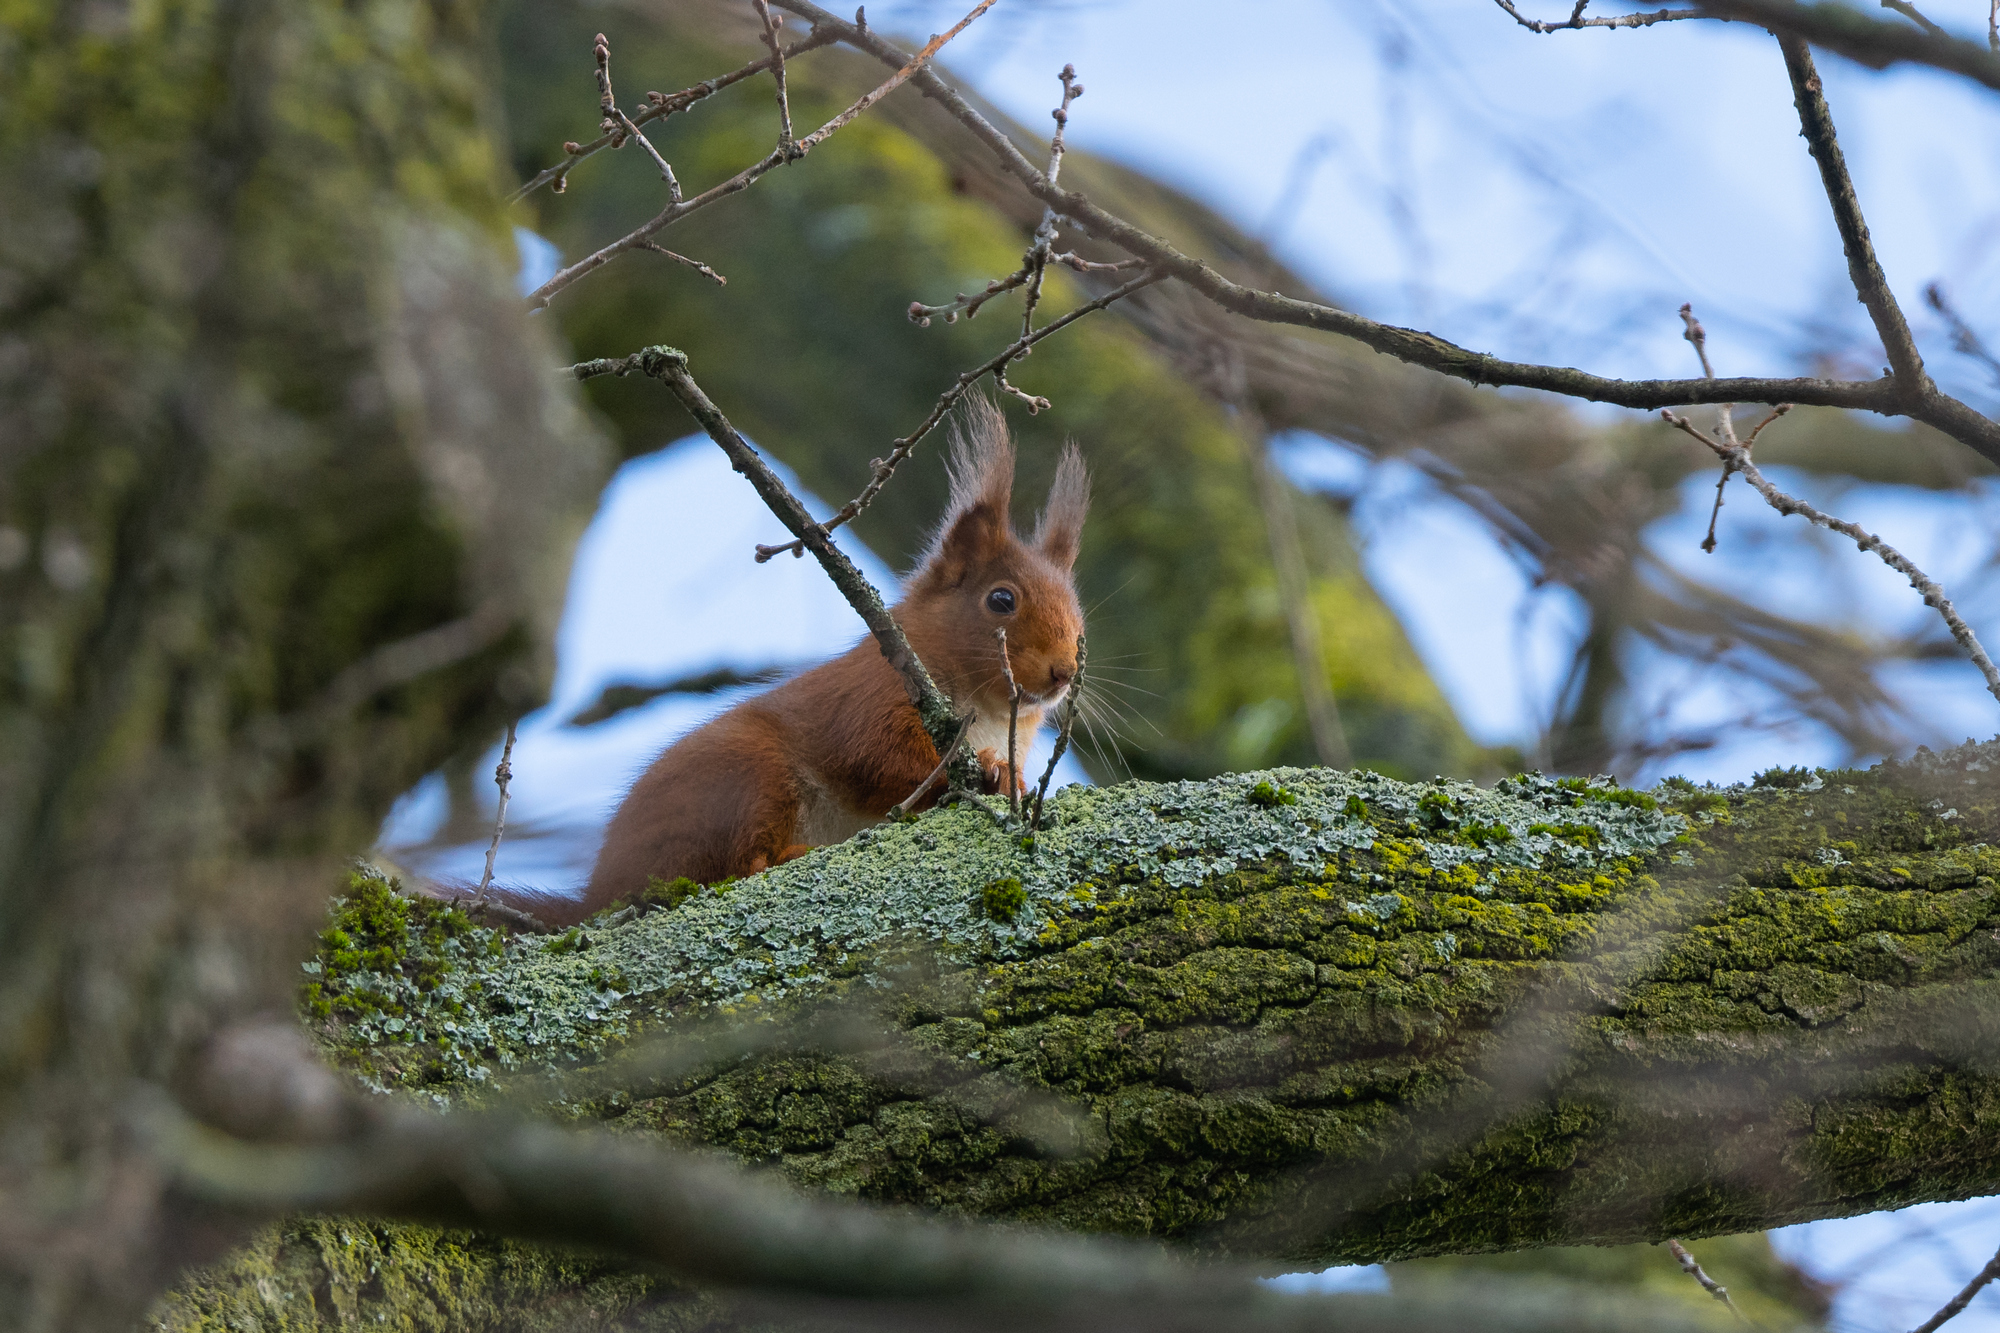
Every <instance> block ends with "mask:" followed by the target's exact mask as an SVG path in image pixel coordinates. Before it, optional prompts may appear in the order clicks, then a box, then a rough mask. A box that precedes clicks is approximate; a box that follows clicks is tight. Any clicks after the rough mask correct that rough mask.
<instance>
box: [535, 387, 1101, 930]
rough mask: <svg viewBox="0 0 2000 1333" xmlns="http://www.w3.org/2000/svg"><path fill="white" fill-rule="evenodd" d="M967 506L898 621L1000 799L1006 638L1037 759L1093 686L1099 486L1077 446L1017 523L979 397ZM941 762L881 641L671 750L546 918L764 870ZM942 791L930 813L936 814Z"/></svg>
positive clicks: (942, 536) (955, 475) (1006, 471)
mask: <svg viewBox="0 0 2000 1333" xmlns="http://www.w3.org/2000/svg"><path fill="white" fill-rule="evenodd" d="M950 473H951V502H950V505H949V507H948V508H947V509H946V510H945V515H944V518H943V520H942V521H941V522H940V523H939V524H938V527H937V530H936V533H935V534H934V535H933V536H932V538H931V541H930V545H929V547H928V549H927V550H926V551H925V553H924V556H923V559H922V561H921V562H920V563H919V564H918V566H917V568H916V570H915V572H913V573H912V574H911V575H910V578H909V580H908V584H907V587H906V590H905V592H904V594H903V599H902V601H900V602H898V603H897V604H896V606H895V608H894V610H895V616H896V620H897V623H899V624H900V625H901V626H902V627H903V633H904V634H906V635H908V636H909V640H910V645H911V646H912V647H913V648H915V649H916V651H917V656H918V657H919V658H921V659H922V661H923V664H924V666H925V667H926V668H927V669H928V670H929V671H930V674H931V678H932V679H933V680H935V681H936V682H937V685H938V688H939V689H941V690H943V691H944V692H945V693H946V694H947V695H949V696H950V698H951V701H952V704H953V706H954V707H955V708H956V709H957V710H958V711H959V713H960V714H961V715H963V714H964V713H965V712H967V711H968V710H969V711H970V712H971V713H972V714H973V718H972V721H971V724H970V726H969V728H968V730H967V732H966V738H965V744H966V745H967V746H968V747H970V748H971V749H972V750H973V751H974V752H975V753H976V754H977V755H978V756H979V764H980V768H981V769H982V770H983V772H984V773H985V775H986V783H987V791H988V792H999V791H1006V790H1007V789H1008V784H1009V783H1013V784H1015V785H1016V786H1017V787H1018V786H1019V785H1020V784H1021V778H1020V775H1018V774H1016V773H1014V772H1012V771H1010V769H1009V767H1008V763H1007V723H1008V712H1009V707H1008V690H1007V683H1006V679H1005V675H1004V673H1003V671H1002V669H1001V657H1000V651H1001V650H1000V645H999V642H998V640H997V639H996V636H995V634H994V631H995V630H999V629H1005V630H1006V631H1007V646H1006V651H1007V658H1008V664H1009V665H1010V666H1011V667H1012V669H1013V673H1014V679H1015V680H1016V682H1018V683H1019V685H1020V687H1021V689H1022V691H1023V696H1022V700H1021V711H1020V722H1019V735H1020V737H1021V742H1020V744H1021V755H1022V757H1025V754H1026V747H1027V740H1028V738H1029V737H1032V736H1033V735H1034V734H1035V728H1036V727H1037V726H1038V725H1039V724H1040V722H1041V720H1042V717H1043V715H1044V714H1045V713H1046V712H1047V711H1048V710H1049V709H1051V708H1053V707H1054V706H1055V705H1056V704H1057V703H1058V702H1060V701H1061V699H1062V697H1063V695H1064V694H1065V693H1066V692H1067V691H1068V689H1069V686H1070V682H1071V681H1072V680H1073V679H1074V678H1075V676H1076V650H1077V640H1078V637H1079V636H1080V635H1081V634H1082V632H1083V611H1082V609H1081V608H1080V607H1079V606H1078V605H1077V600H1076V586H1075V583H1074V582H1073V580H1072V577H1071V570H1072V568H1073V566H1074V565H1075V564H1076V553H1077V543H1078V540H1079V539H1080V537H1081V536H1082V532H1083V517H1084V511H1085V510H1086V508H1087V507H1088V506H1089V503H1090V478H1089V474H1088V473H1087V472H1086V471H1085V469H1084V466H1083V458H1082V456H1081V455H1080V454H1079V453H1078V452H1077V448H1076V446H1075V445H1074V444H1071V445H1070V446H1069V447H1068V448H1067V449H1066V450H1065V451H1064V453H1063V456H1062V461H1061V463H1060V464H1059V465H1058V467H1057V468H1056V476H1055V484H1054V485H1053V486H1052V487H1051V488H1050V491H1049V498H1048V504H1047V505H1046V506H1045V507H1044V508H1043V510H1042V513H1041V517H1040V519H1039V521H1038V522H1037V523H1036V525H1035V531H1034V535H1033V536H1031V537H1029V538H1027V539H1026V540H1025V541H1024V540H1022V539H1021V538H1020V537H1019V536H1018V535H1016V533H1015V531H1014V525H1013V521H1012V519H1011V518H1010V516H1009V509H1010V504H1011V501H1012V498H1013V487H1014V444H1013V441H1012V440H1011V439H1010V438H1009V436H1008V434H1007V423H1006V420H1005V419H1004V418H1003V417H1002V416H1001V415H1000V412H999V409H997V408H995V407H994V406H993V405H992V404H991V403H989V402H987V401H986V400H984V399H981V398H974V399H971V400H969V404H968V408H967V410H966V411H965V413H964V417H963V420H962V422H961V423H958V424H956V425H955V426H954V429H953V440H952V454H951V461H950ZM937 764H938V751H937V747H936V746H935V745H933V744H932V742H931V738H930V735H929V733H927V732H926V731H925V730H924V727H923V724H922V722H921V721H919V719H918V717H917V710H916V708H915V707H914V706H912V704H911V703H910V698H909V695H908V693H907V692H906V691H905V690H904V688H903V680H902V677H901V676H899V675H898V674H897V672H896V671H895V669H894V668H893V667H891V666H890V665H889V663H888V661H887V660H886V659H884V657H883V656H882V652H881V650H880V649H879V648H878V647H877V646H876V643H875V640H874V638H873V637H872V636H871V637H869V638H865V639H863V640H862V641H861V642H860V643H858V644H856V645H855V646H854V647H853V648H851V649H849V650H848V651H847V652H846V653H845V654H843V655H841V656H840V657H836V658H834V659H833V660H832V661H830V662H827V663H824V664H823V665H821V666H817V667H814V668H813V669H812V670H810V671H807V672H804V673H803V674H801V675H798V676H795V677H794V678H792V679H791V680H788V681H786V682H785V683H784V684H782V685H779V686H777V687H776V688H774V689H772V690H770V691H769V692H767V693H765V694H761V695H759V696H757V697H756V698H754V699H748V700H745V701H744V702H742V703H740V704H737V705H736V706H735V707H734V708H731V709H729V710H728V711H727V712H725V713H723V714H721V715H720V716H719V717H716V718H715V719H714V720H712V721H710V722H708V723H707V724H705V725H703V726H701V727H699V728H697V729H696V730H694V731H692V732H690V733H688V734H687V735H686V736H683V737H682V738H681V739H680V740H678V741H676V742H674V743H673V744H672V745H670V746H668V747H667V749H666V751H665V752H664V753H662V754H661V755H660V757H659V758H658V759H656V760H654V761H653V764H652V766H651V767H650V768H648V769H647V770H646V772H645V773H644V774H643V775H641V777H640V778H639V780H638V781H637V782H636V783H634V784H633V786H632V789H631V791H630V792H629V793H627V795H626V797H625V800H624V803H623V804H622V805H620V806H619V807H618V813H617V814H616V815H614V816H613V817H612V820H611V826H610V828H609V829H607V830H606V832H605V836H604V847H603V850H601V851H600V852H599V853H598V857H597V866H596V868H595V869H594V870H593V871H592V872H591V876H590V883H589V884H588V886H587V887H586V888H585V889H584V892H583V896H582V897H581V898H577V899H574V900H549V899H543V900H541V901H539V902H537V903H535V904H534V905H533V907H532V908H531V910H533V911H534V912H535V913H536V915H538V916H540V917H541V918H542V919H543V920H545V921H550V922H551V923H552V924H557V925H567V924H570V923H572V922H576V921H581V920H583V919H584V918H585V917H588V916H589V915H591V914H592V913H594V912H597V911H600V910H602V909H603V908H605V907H608V906H610V905H612V904H613V903H615V902H618V901H621V900H623V901H625V902H637V901H639V899H640V895H641V894H643V893H644V892H645V890H646V886H647V884H648V882H649V881H651V880H653V879H655V878H657V879H661V880H672V879H675V878H677V877H680V876H686V877H687V878H689V879H692V880H695V881H696V882H698V883H703V884H710V883H714V882H715V881H717V880H721V879H726V878H729V877H731V876H741V875H749V874H754V873H755V872H757V871H759V870H764V869H766V868H768V867H770V866H774V865H778V864H780V863H782V862H785V861H789V860H791V859H792V858H794V857H797V856H801V855H804V854H805V853H806V852H808V851H810V850H812V849H813V848H814V847H819V846H824V845H825V844H827V843H833V842H839V841H841V840H842V839H844V838H847V837H850V836H852V835H853V834H855V833H857V832H859V831H860V830H861V829H864V828H866V827H868V826H869V825H871V824H874V823H876V822H877V821H879V820H881V819H882V818H883V816H885V815H887V814H888V813H889V811H890V809H891V808H893V807H894V806H896V805H897V804H898V803H899V802H901V801H903V800H905V799H906V798H908V797H909V795H910V794H911V793H912V792H914V791H915V790H916V789H917V787H918V785H919V784H921V783H922V782H923V781H924V779H925V778H926V777H928V776H930V774H931V771H932V770H933V769H935V768H936V767H937ZM941 791H942V784H940V785H939V787H938V788H936V789H934V790H933V791H932V792H931V793H929V794H927V795H926V797H925V798H924V799H923V800H921V801H919V802H918V803H917V808H919V809H921V808H925V807H927V806H929V805H933V804H935V803H936V802H937V800H938V798H939V795H940V794H941Z"/></svg>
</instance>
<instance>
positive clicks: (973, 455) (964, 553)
mask: <svg viewBox="0 0 2000 1333" xmlns="http://www.w3.org/2000/svg"><path fill="white" fill-rule="evenodd" d="M949 466H950V470H951V504H950V506H949V507H948V508H946V510H945V513H944V519H943V521H941V522H940V523H939V524H938V529H937V535H936V536H935V537H934V538H932V540H931V546H930V550H929V551H927V552H926V553H925V555H924V560H923V564H922V565H921V566H920V568H919V571H918V573H919V575H924V574H935V575H938V576H939V577H941V578H942V579H943V580H944V582H945V583H946V584H948V585H949V584H956V583H957V582H958V581H959V580H960V579H962V578H964V577H965V575H966V572H967V571H968V570H969V569H970V568H971V567H972V566H973V565H975V564H978V563H980V562H981V561H983V560H986V559H988V558H991V557H993V556H996V555H999V554H1000V553H1001V551H1002V550H1003V549H1004V548H1005V547H1006V545H1007V543H1008V542H1009V541H1010V540H1012V538H1013V531H1014V529H1013V520H1012V519H1011V518H1010V517H1009V516H1008V509H1009V506H1010V505H1011V503H1012V501H1013V496H1014V441H1013V438H1012V437H1011V436H1009V435H1008V434H1007V419H1006V418H1005V417H1003V416H1001V415H1000V409H999V408H997V407H995V406H994V405H993V404H992V403H991V402H989V401H988V400H987V399H985V398H982V397H980V396H978V395H977V394H973V395H968V396H967V397H966V399H965V400H964V407H963V408H962V409H961V410H960V412H959V415H958V417H957V418H956V419H954V420H953V422H952V423H951V461H950V464H949Z"/></svg>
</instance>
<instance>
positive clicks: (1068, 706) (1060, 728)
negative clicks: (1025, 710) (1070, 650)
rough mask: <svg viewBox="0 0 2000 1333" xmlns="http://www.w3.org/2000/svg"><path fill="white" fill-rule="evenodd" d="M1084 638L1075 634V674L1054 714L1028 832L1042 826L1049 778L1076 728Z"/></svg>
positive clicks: (1066, 748) (1080, 691) (1067, 747)
mask: <svg viewBox="0 0 2000 1333" xmlns="http://www.w3.org/2000/svg"><path fill="white" fill-rule="evenodd" d="M1084 646H1085V645H1084V638H1083V635H1081V634H1079V635H1077V636H1076V674H1075V675H1074V676H1071V677H1070V681H1069V693H1068V694H1067V695H1065V696H1063V702H1062V710H1061V711H1060V712H1059V713H1058V714H1057V715H1056V718H1057V721H1056V744H1055V749H1053V750H1051V751H1050V752H1049V763H1048V767H1047V768H1044V769H1043V770H1042V780H1041V782H1040V783H1039V784H1037V785H1036V787H1035V812H1034V815H1033V817H1031V818H1030V819H1029V820H1028V832H1030V833H1034V832H1036V831H1038V830H1039V829H1040V828H1041V827H1042V802H1043V801H1044V800H1046V799H1047V797H1048V794H1049V779H1050V778H1052V777H1054V776H1055V772H1056V765H1057V764H1059V763H1061V762H1062V757H1063V754H1064V752H1065V751H1067V750H1068V749H1069V737H1070V732H1072V731H1073V730H1075V728H1076V710H1077V707H1078V703H1077V700H1078V697H1079V696H1080V695H1081V694H1082V693H1083V664H1084Z"/></svg>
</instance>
